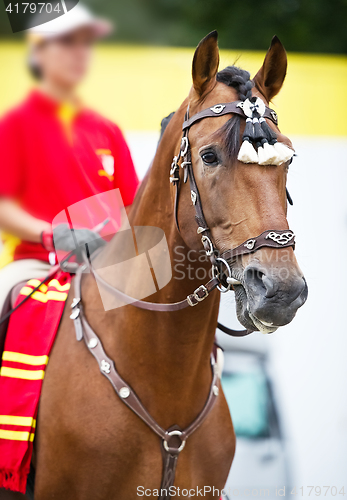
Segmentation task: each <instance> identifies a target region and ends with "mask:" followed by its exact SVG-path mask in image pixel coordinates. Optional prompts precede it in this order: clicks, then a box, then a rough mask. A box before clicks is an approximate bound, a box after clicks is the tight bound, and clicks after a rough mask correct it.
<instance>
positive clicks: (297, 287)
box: [171, 32, 308, 333]
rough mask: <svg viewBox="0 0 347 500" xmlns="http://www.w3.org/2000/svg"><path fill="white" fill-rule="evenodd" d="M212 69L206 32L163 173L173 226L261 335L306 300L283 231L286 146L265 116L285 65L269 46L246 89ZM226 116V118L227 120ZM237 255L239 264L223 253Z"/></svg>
mask: <svg viewBox="0 0 347 500" xmlns="http://www.w3.org/2000/svg"><path fill="white" fill-rule="evenodd" d="M218 65H219V50H218V44H217V33H216V32H212V33H210V34H209V35H208V36H206V37H205V38H204V39H203V40H202V41H201V42H200V44H199V45H198V47H197V49H196V51H195V55H194V59H193V68H192V76H193V86H192V88H191V91H190V93H189V97H188V100H187V101H186V102H185V105H187V108H188V110H187V113H186V117H185V123H186V128H184V127H183V129H184V136H183V137H184V139H183V141H182V145H181V151H180V153H181V155H180V156H181V159H180V160H179V159H178V157H176V158H175V160H174V164H173V169H172V171H171V173H172V179H171V180H172V184H173V186H176V187H177V184H178V182H179V185H180V189H179V203H178V209H177V224H178V226H179V229H180V233H181V236H182V238H183V239H184V241H185V243H186V244H187V246H188V247H190V248H192V249H196V250H199V249H200V248H201V239H202V241H203V243H204V247H205V250H207V253H208V254H209V255H211V254H212V259H211V260H212V264H213V265H214V269H215V271H214V272H216V273H219V274H220V276H221V279H222V280H224V284H225V286H228V287H229V286H230V284H231V283H232V284H233V285H232V286H233V288H234V291H235V297H236V305H237V315H238V318H239V321H240V322H241V323H242V325H244V326H245V327H246V328H247V329H248V330H251V331H255V330H259V331H262V332H264V333H270V332H273V331H275V330H276V329H277V328H278V327H279V326H282V325H286V324H287V323H289V322H291V321H292V319H293V318H294V316H295V314H296V311H297V310H298V308H299V307H301V306H302V305H303V304H304V302H305V301H306V299H307V293H308V291H307V284H306V281H305V278H304V276H303V273H302V271H301V270H300V268H299V265H298V263H297V260H296V258H295V254H294V248H293V247H294V233H292V232H291V231H290V230H289V226H288V222H287V198H286V179H287V173H288V169H289V164H290V163H291V160H292V156H293V146H292V143H291V141H290V139H289V138H288V137H286V136H284V135H283V134H282V133H281V132H280V130H279V128H278V126H277V116H276V114H275V113H274V112H273V111H272V110H270V109H269V103H270V101H271V100H272V99H273V97H274V96H275V95H276V94H277V93H278V92H279V91H280V89H281V87H282V85H283V81H284V79H285V75H286V70H287V56H286V52H285V49H284V47H283V46H282V44H281V42H280V41H279V39H278V38H277V37H274V38H273V40H272V42H271V46H270V48H269V50H268V52H267V54H266V56H265V59H264V62H263V65H262V67H261V68H260V70H259V71H258V73H257V74H256V75H255V77H254V78H253V79H252V80H251V79H250V75H249V73H248V72H247V71H244V70H241V69H239V68H236V67H235V66H231V67H228V68H226V69H224V70H222V71H220V72H218ZM230 103H234V104H233V105H231V104H230ZM236 105H237V106H239V107H238V108H236ZM227 106H233V109H234V110H235V112H233V113H230V112H229V113H228V112H227V111H228V108H227ZM247 106H248V108H247V109H248V111H247V110H246V107H247ZM242 108H243V112H244V116H242V114H243V113H242ZM265 109H266V110H267V111H266V112H265V111H264V110H265ZM206 110H207V113H206ZM236 111H237V112H236ZM201 112H203V113H202V114H200V115H199V113H201ZM253 112H254V113H253ZM252 113H253V114H252ZM247 116H248V117H251V118H248V119H247ZM194 117H197V118H196V120H195V121H194ZM246 119H247V121H246ZM189 120H190V122H189ZM250 127H251V128H250ZM250 130H251V132H250ZM252 134H253V135H252ZM245 142H247V143H248V144H244V143H245ZM276 143H277V148H276ZM243 146H244V150H243V153H244V152H245V151H246V155H244V154H243V153H242V154H241V149H240V148H241V147H243ZM271 148H272V149H271ZM286 152H287V153H288V154H287V153H286ZM264 158H265V159H264ZM179 161H180V162H181V163H180V166H183V168H182V169H181V168H178V165H179ZM189 168H190V169H191V176H193V188H192V183H191V182H190V183H189V182H188V181H187V180H188V179H189V178H190V174H189ZM183 170H184V171H185V172H184V174H183V172H182V171H183ZM187 170H188V172H187ZM175 176H176V177H175ZM183 177H184V179H183ZM190 180H191V179H190ZM173 189H174V188H173ZM197 206H200V208H201V209H202V211H203V214H202V215H201V217H200V216H199V207H198V208H197ZM194 219H197V221H198V230H197V225H196V223H195V221H194ZM201 219H204V220H203V222H202V221H201ZM204 225H206V226H207V227H203V226H204ZM260 243H262V244H260ZM206 244H207V246H206ZM252 246H253V247H252ZM239 247H240V248H242V249H243V250H242V251H241V252H240V253H239V254H237V252H236V254H237V255H235V254H233V252H232V251H231V252H230V249H235V248H239ZM228 251H229V253H228ZM234 253H235V252H234ZM218 255H219V258H218ZM221 257H223V259H221ZM213 260H214V262H213ZM226 278H229V279H228V282H226ZM228 283H229V285H228Z"/></svg>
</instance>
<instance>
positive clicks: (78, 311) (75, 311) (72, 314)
mask: <svg viewBox="0 0 347 500" xmlns="http://www.w3.org/2000/svg"><path fill="white" fill-rule="evenodd" d="M79 315H80V310H79V309H78V307H77V308H76V309H74V310H73V311H72V313H71V314H70V318H71V319H77V318H78V316H79Z"/></svg>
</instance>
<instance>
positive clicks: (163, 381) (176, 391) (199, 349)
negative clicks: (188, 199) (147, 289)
mask: <svg viewBox="0 0 347 500" xmlns="http://www.w3.org/2000/svg"><path fill="white" fill-rule="evenodd" d="M176 115H177V116H176ZM176 115H175V117H174V118H173V119H172V122H171V123H170V124H169V129H168V130H167V133H166V134H164V136H163V138H162V140H161V142H160V144H159V147H158V150H157V153H156V155H155V158H154V160H153V163H152V166H151V168H150V171H149V173H148V174H147V176H146V178H145V180H144V181H143V183H142V185H141V187H140V190H139V192H138V194H137V196H136V198H135V201H134V204H133V206H132V208H131V210H130V212H129V215H128V217H129V222H130V225H131V226H132V227H136V226H154V227H159V228H161V229H162V230H163V231H164V233H165V236H166V240H167V244H168V248H169V251H170V254H171V263H172V267H173V276H172V279H171V280H170V282H169V283H168V284H167V285H166V286H165V287H163V288H162V289H161V290H159V291H157V293H155V294H154V295H153V296H151V297H150V299H149V300H151V301H153V302H161V303H172V302H176V301H179V300H182V299H184V298H186V296H187V295H188V294H191V293H192V292H193V291H194V290H195V289H196V288H197V287H198V286H199V285H201V284H202V282H203V283H205V282H206V281H208V279H209V277H207V278H206V279H205V280H201V278H200V280H199V279H198V278H197V277H195V270H196V267H197V266H199V267H200V268H202V267H203V266H205V268H206V272H207V270H208V269H209V268H208V265H207V263H201V262H196V263H195V262H192V261H191V259H189V258H188V252H189V248H188V247H187V246H186V244H185V243H184V241H183V239H182V237H181V236H180V234H179V232H178V231H177V228H176V225H175V220H174V213H173V212H174V209H173V205H174V204H173V199H172V194H171V190H170V182H169V170H170V164H171V162H172V157H173V156H174V154H177V151H178V148H179V143H180V137H181V124H182V121H183V115H184V111H183V107H182V109H181V110H179V111H178V112H177V113H176ZM192 224H195V220H194V219H193V220H192ZM114 240H116V238H115V239H114ZM114 240H112V241H111V242H110V243H109V244H108V245H107V248H106V250H105V252H106V254H109V255H110V254H114V253H115V252H117V251H119V249H117V243H116V241H114ZM178 247H179V250H180V266H181V267H180V275H179V277H180V278H181V279H177V273H176V272H175V266H174V264H175V249H177V248H178ZM188 266H190V271H189V273H188V269H187V268H188ZM182 272H185V277H184V279H182ZM130 279H139V276H130ZM140 280H141V277H140ZM218 305H219V297H218V294H217V293H216V292H213V293H212V294H211V296H210V297H209V298H207V299H206V302H205V303H204V304H199V305H197V306H196V307H188V308H186V309H183V310H181V311H177V312H151V311H143V310H141V309H138V308H136V307H134V306H131V305H129V306H126V307H120V308H118V309H115V310H111V311H108V312H107V313H105V315H106V319H105V320H104V325H105V328H104V332H107V331H108V332H109V333H108V334H107V333H104V336H105V339H104V340H105V347H106V348H107V349H108V350H109V351H110V354H111V355H112V354H113V355H114V357H115V360H116V365H117V367H118V369H119V371H120V373H121V374H122V373H124V374H125V376H126V378H127V381H128V382H129V383H130V384H133V385H134V388H135V390H137V389H138V390H139V391H140V392H139V393H141V395H142V397H143V398H146V390H148V387H151V388H152V390H153V389H154V390H156V391H159V392H163V391H164V392H165V390H166V391H170V394H171V397H173V398H182V397H187V398H195V399H196V400H197V406H199V405H201V404H203V402H204V398H205V396H206V391H207V390H208V388H209V380H210V378H211V370H210V363H209V360H210V353H211V351H212V347H213V341H214V333H215V327H216V322H217V315H218ZM141 380H142V381H145V382H146V384H144V386H143V387H141ZM136 388H137V389H136ZM151 394H152V392H151ZM194 394H196V396H195V395H194ZM163 398H164V399H165V396H163ZM201 398H202V399H201ZM149 399H150V398H149ZM167 403H168V404H169V401H167ZM192 408H193V409H194V405H193V406H192ZM171 417H173V416H172V415H171Z"/></svg>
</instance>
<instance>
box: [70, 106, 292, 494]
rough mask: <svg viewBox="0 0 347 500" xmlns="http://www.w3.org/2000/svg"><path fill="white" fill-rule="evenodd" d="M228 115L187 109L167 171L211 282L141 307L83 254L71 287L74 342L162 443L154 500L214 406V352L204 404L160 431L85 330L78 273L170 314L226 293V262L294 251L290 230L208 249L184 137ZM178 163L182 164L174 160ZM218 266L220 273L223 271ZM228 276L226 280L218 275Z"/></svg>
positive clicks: (235, 109) (217, 109) (220, 109)
mask: <svg viewBox="0 0 347 500" xmlns="http://www.w3.org/2000/svg"><path fill="white" fill-rule="evenodd" d="M227 113H235V114H239V115H240V116H242V114H241V113H243V112H242V109H241V107H240V102H233V103H227V104H217V105H215V106H213V107H212V108H208V109H205V110H203V111H201V112H200V113H197V114H196V115H194V116H193V117H191V118H189V112H188V110H187V113H186V117H185V121H184V124H183V137H182V141H181V147H180V152H179V155H178V156H176V157H175V158H174V161H173V164H172V166H171V171H170V181H171V182H172V183H173V184H174V185H175V186H176V200H175V219H176V224H177V227H178V230H179V226H178V220H177V208H178V197H179V182H180V175H179V170H180V168H183V170H184V182H187V179H188V178H189V183H190V189H191V198H192V203H193V205H194V206H195V219H196V222H197V224H198V229H197V233H198V234H199V235H201V241H202V244H203V247H204V249H205V252H206V255H207V256H208V257H209V259H210V261H211V264H212V274H213V277H212V279H211V280H210V281H209V282H208V283H206V284H205V285H201V286H200V287H198V288H197V289H196V290H195V291H194V292H193V293H192V294H190V295H188V297H187V298H186V299H184V300H182V301H180V302H175V303H172V304H160V303H155V302H146V301H142V300H135V299H134V298H132V297H130V296H128V295H126V294H124V293H123V292H121V291H120V290H118V289H116V288H114V287H113V286H112V285H110V284H109V283H108V282H107V281H105V280H104V279H103V278H102V277H101V276H100V275H99V274H98V273H97V272H96V270H95V269H94V267H93V265H92V262H91V260H90V259H89V258H88V257H87V255H84V261H85V262H84V264H83V265H82V266H80V267H79V269H78V271H77V273H76V278H75V283H74V292H75V296H74V299H73V302H72V304H71V307H72V314H71V316H70V318H71V319H73V320H74V325H75V331H76V338H77V340H78V341H80V340H82V339H84V342H85V344H86V346H87V348H88V350H89V352H90V353H91V354H92V355H93V356H94V358H95V359H96V361H97V362H98V365H99V369H100V372H101V373H102V374H103V375H104V376H105V377H106V378H107V379H108V380H109V382H110V383H111V384H112V387H113V388H114V390H115V392H116V393H117V395H118V396H119V398H120V399H121V400H122V401H123V402H124V403H125V404H126V405H127V406H128V408H130V409H131V410H132V411H133V412H134V413H135V414H136V415H138V417H140V419H141V420H142V421H143V422H144V423H145V424H147V425H148V427H149V428H150V429H151V430H152V431H153V432H154V433H155V434H156V435H157V436H159V438H160V439H161V445H162V446H161V451H162V457H163V472H162V480H161V486H160V490H159V491H160V493H159V497H158V500H169V499H170V498H171V494H170V487H171V486H173V485H174V481H175V473H176V466H177V460H178V457H179V454H180V453H181V451H182V450H183V448H184V447H185V443H186V440H187V439H188V437H189V436H190V435H191V434H192V433H193V432H194V431H195V430H196V429H198V427H199V426H200V425H201V424H202V423H203V422H204V420H205V418H206V417H207V416H208V415H209V413H210V411H211V410H212V408H213V406H214V403H215V401H216V399H217V397H218V394H219V388H220V381H219V377H218V371H217V365H216V352H217V351H215V352H214V353H213V354H212V355H211V368H212V382H211V385H210V390H209V394H208V397H207V400H206V402H205V405H204V408H203V409H202V411H201V412H200V413H199V415H198V416H197V417H196V419H195V420H194V421H193V422H192V423H191V424H190V425H189V426H188V427H186V428H185V429H181V428H180V427H179V426H178V425H174V426H172V427H170V428H169V429H166V430H165V429H163V428H162V427H161V426H160V425H159V424H158V423H157V422H156V421H155V420H154V419H153V417H152V416H151V415H150V413H149V412H148V411H147V410H146V408H145V407H144V406H143V404H142V403H141V401H140V399H139V398H138V396H137V395H136V393H135V392H134V391H133V389H132V388H131V387H130V386H129V384H127V383H126V382H125V381H124V380H123V379H122V377H121V376H120V375H119V373H118V372H117V370H116V367H115V364H114V361H113V360H112V359H111V358H109V357H108V356H107V354H106V352H105V350H104V348H103V346H102V342H101V340H100V338H99V337H98V336H97V334H96V333H95V332H94V331H93V329H92V328H91V326H90V325H89V323H88V321H87V319H86V317H85V314H84V310H83V305H82V287H81V282H82V273H83V271H84V270H86V269H89V270H90V271H91V272H92V273H93V275H94V277H95V279H96V281H97V282H98V283H99V284H100V285H101V286H103V287H104V288H105V289H107V290H108V291H109V292H110V293H111V294H112V295H114V296H116V297H117V298H118V299H120V300H122V301H123V302H124V303H125V304H131V305H133V306H135V307H138V308H141V309H146V310H150V311H158V312H159V311H167V312H174V311H178V310H181V309H184V308H186V307H188V306H196V305H198V304H199V303H200V302H201V301H203V300H204V299H205V298H206V297H208V295H209V294H210V292H212V291H213V290H214V289H215V288H218V289H219V290H220V291H222V292H226V291H228V290H230V288H231V286H232V284H233V281H235V280H233V277H232V273H231V267H230V262H231V261H234V260H235V259H236V258H237V257H239V256H241V255H244V254H249V253H252V252H255V251H256V250H258V249H259V248H262V247H271V248H283V247H289V246H292V247H294V245H295V243H294V233H293V232H292V231H290V230H284V231H283V230H282V231H275V230H268V231H264V232H263V233H262V234H261V235H259V236H256V237H255V238H251V239H248V240H247V241H245V242H244V243H242V244H241V245H239V246H238V247H236V248H233V249H230V250H227V251H225V252H223V253H222V254H221V255H220V256H219V254H218V252H217V249H216V248H215V246H214V244H213V239H212V235H211V231H210V229H209V227H208V225H207V222H206V220H205V217H204V213H203V209H202V204H201V198H200V195H199V190H198V187H197V184H196V181H195V177H194V172H193V167H192V160H191V151H190V145H189V140H188V132H189V129H190V127H191V126H192V125H193V124H194V123H196V122H197V121H199V120H202V119H204V118H207V117H213V116H221V115H224V114H227ZM265 113H266V114H264V116H266V117H268V118H269V119H271V120H272V121H273V122H274V123H276V124H277V115H276V114H275V112H274V111H272V110H270V109H269V108H267V109H266V112H265ZM180 160H181V164H179V161H180ZM222 266H223V267H224V269H223V270H222ZM225 272H226V273H227V277H226V279H225V278H224V277H223V275H224V274H225ZM218 327H219V328H220V329H221V330H222V331H223V332H225V333H227V334H229V335H234V336H243V335H246V334H248V333H250V332H248V331H246V330H245V331H240V332H235V331H234V330H231V329H229V328H226V327H224V326H223V325H220V324H219V323H218Z"/></svg>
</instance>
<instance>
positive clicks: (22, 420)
mask: <svg viewBox="0 0 347 500" xmlns="http://www.w3.org/2000/svg"><path fill="white" fill-rule="evenodd" d="M0 425H23V426H24V427H34V428H35V427H36V420H35V419H34V418H33V417H18V416H15V415H0Z"/></svg>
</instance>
